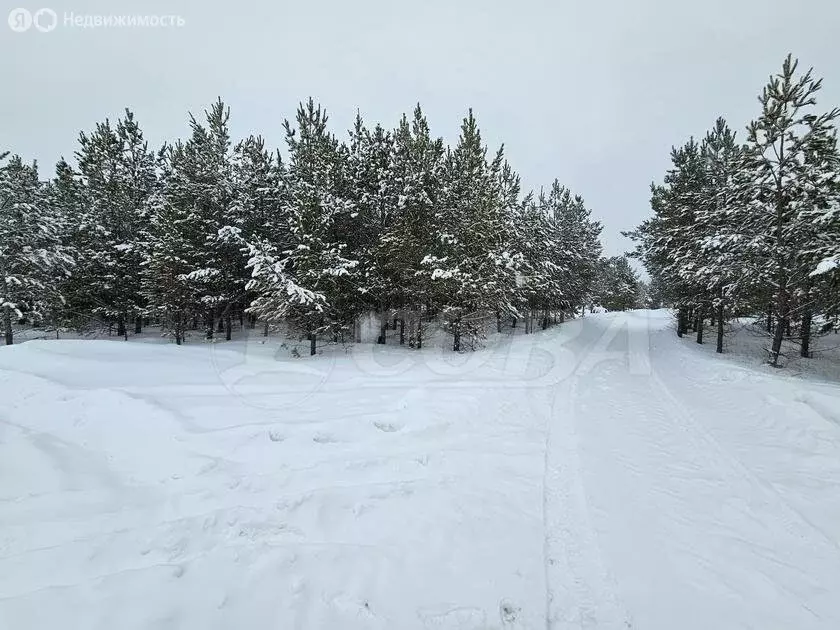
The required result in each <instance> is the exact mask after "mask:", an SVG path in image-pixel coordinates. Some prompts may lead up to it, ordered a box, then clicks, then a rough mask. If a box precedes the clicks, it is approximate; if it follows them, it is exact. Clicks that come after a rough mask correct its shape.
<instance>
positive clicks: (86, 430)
mask: <svg viewBox="0 0 840 630" xmlns="http://www.w3.org/2000/svg"><path fill="white" fill-rule="evenodd" d="M669 323H670V321H669V319H668V317H667V315H666V314H664V313H661V312H653V313H648V312H632V313H626V314H610V315H602V316H587V317H586V318H585V319H583V320H579V321H573V322H568V323H567V324H564V325H563V326H561V327H558V328H555V329H552V330H551V331H549V332H547V333H543V334H539V335H534V336H529V337H517V338H514V339H513V340H512V341H510V340H508V341H499V342H498V343H497V344H496V345H495V346H493V347H492V348H491V349H488V350H485V351H481V352H478V353H475V354H472V355H462V356H460V357H454V356H451V355H450V354H448V353H439V352H437V351H435V350H433V349H429V350H427V351H424V352H423V353H416V352H414V353H410V352H406V351H404V350H399V349H396V348H376V347H368V348H362V347H358V348H355V349H354V351H353V352H352V353H350V354H345V353H343V352H337V353H334V354H332V355H325V356H322V357H318V358H317V359H316V360H293V359H288V354H285V355H284V354H283V353H282V352H281V351H280V350H279V349H278V348H277V346H276V345H275V346H272V345H271V344H265V345H263V344H262V343H260V342H259V341H258V340H254V341H253V342H237V343H232V344H227V345H220V346H217V347H207V346H200V345H196V346H193V347H191V346H186V347H183V348H175V347H172V346H158V345H154V344H141V343H130V344H124V343H115V342H74V341H62V342H46V341H44V342H30V343H27V344H23V345H21V346H16V347H13V348H4V349H2V350H0V392H2V400H0V628H15V629H23V630H28V629H30V628H31V629H34V628H52V627H67V628H85V629H87V628H103V629H104V628H108V629H109V630H110V629H113V628H120V629H122V628H186V629H196V630H198V629H200V630H205V629H208V628H220V629H221V628H230V627H243V628H277V629H282V630H286V629H291V628H300V629H308V628H341V629H342V630H345V629H347V630H353V629H357V628H358V629H361V628H376V629H383V630H384V629H388V630H391V629H394V628H400V629H404V628H405V629H411V628H417V629H425V628H453V629H454V628H465V629H468V630H469V629H473V630H479V629H481V630H488V629H530V628H539V629H542V628H548V629H550V630H572V629H575V630H577V629H581V630H582V629H584V628H599V629H600V628H605V629H613V628H616V629H623V630H626V629H627V628H635V629H644V630H674V629H675V628H679V629H680V630H693V629H697V630H708V629H709V628H715V629H716V630H726V629H729V628H732V629H736V628H737V629H741V628H755V629H760V630H772V629H779V630H782V629H790V628H796V629H797V630H800V629H802V630H808V629H826V630H828V629H832V630H833V629H836V628H838V627H840V598H838V597H837V593H840V424H838V420H840V388H838V387H837V386H834V385H828V384H820V383H814V382H805V381H795V380H793V379H789V378H785V377H784V376H780V375H773V374H767V373H764V372H758V371H752V370H750V369H747V368H744V367H740V366H736V365H733V364H731V363H728V362H726V361H722V360H715V359H713V358H710V357H708V356H707V355H706V354H705V353H703V352H700V351H699V349H698V348H697V347H694V345H693V342H691V341H690V340H683V341H679V340H677V339H676V338H675V337H674V335H673V334H672V332H670V331H669V330H667V328H668V326H669ZM275 355H277V356H280V358H281V359H282V360H275Z"/></svg>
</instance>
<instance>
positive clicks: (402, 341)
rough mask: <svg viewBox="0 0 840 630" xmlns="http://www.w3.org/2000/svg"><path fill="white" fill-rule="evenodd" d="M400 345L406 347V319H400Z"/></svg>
mask: <svg viewBox="0 0 840 630" xmlns="http://www.w3.org/2000/svg"><path fill="white" fill-rule="evenodd" d="M400 345H401V346H404V345H405V317H400Z"/></svg>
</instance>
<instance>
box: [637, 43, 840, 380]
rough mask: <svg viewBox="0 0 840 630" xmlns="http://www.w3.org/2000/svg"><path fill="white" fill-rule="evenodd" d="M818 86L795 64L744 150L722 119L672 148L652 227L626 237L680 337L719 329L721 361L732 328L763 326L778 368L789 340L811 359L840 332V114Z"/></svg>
mask: <svg viewBox="0 0 840 630" xmlns="http://www.w3.org/2000/svg"><path fill="white" fill-rule="evenodd" d="M821 85H822V80H821V79H817V78H815V77H814V75H813V70H808V71H807V72H800V71H799V69H798V62H797V61H796V60H794V59H793V58H792V57H791V56H790V55H789V56H788V57H787V58H786V59H785V61H784V63H783V65H782V69H781V71H780V72H779V73H778V74H775V75H773V76H771V77H770V80H769V82H768V83H767V85H766V86H765V87H764V89H763V90H762V92H761V95H760V96H759V103H760V106H761V109H760V112H758V116H757V118H756V119H755V120H753V121H752V122H750V123H749V125H748V127H747V130H746V135H745V137H744V138H743V141H740V140H739V139H738V138H737V135H736V133H735V132H734V131H732V130H731V129H730V127H729V125H728V124H727V122H726V121H725V120H724V119H723V118H719V119H718V120H717V122H716V123H715V125H714V127H713V128H712V129H711V130H710V131H709V132H708V133H707V134H706V135H705V137H704V138H703V139H702V140H696V139H694V138H691V139H689V140H688V142H686V143H685V144H683V145H682V146H678V147H674V148H673V150H672V152H671V162H672V166H671V168H670V169H669V170H668V171H667V173H666V174H665V178H664V181H663V182H662V183H661V184H652V185H651V207H652V209H653V217H652V218H651V219H649V220H647V221H645V222H644V223H642V224H641V225H640V226H639V227H638V228H637V229H636V230H635V231H633V232H631V233H629V236H631V237H632V238H633V239H635V240H636V242H637V248H636V252H635V255H636V256H638V257H639V258H641V260H642V261H643V263H644V265H645V267H646V268H647V270H648V273H649V274H650V276H651V294H652V295H653V296H655V300H656V301H661V302H662V303H664V304H666V305H668V306H673V307H674V308H675V309H676V310H677V334H679V335H680V336H682V335H683V334H685V333H686V332H688V331H689V329H691V330H694V331H696V333H697V341H698V342H700V343H702V341H703V331H704V327H705V324H706V323H709V324H712V325H713V326H714V327H715V329H716V337H717V351H718V352H722V351H723V349H724V336H725V323H726V322H728V321H730V320H733V319H735V318H739V317H751V318H755V319H757V320H760V321H761V324H762V325H763V327H764V330H765V331H766V332H767V335H768V344H767V350H768V354H769V361H770V363H772V364H773V365H778V364H779V361H780V357H781V356H782V354H783V352H782V348H783V341H784V340H785V339H789V340H792V341H794V342H797V343H798V344H799V353H800V354H801V356H803V357H808V356H810V355H811V340H812V338H813V336H814V334H819V333H821V332H827V331H829V330H831V329H833V328H836V323H837V317H838V307H840V285H839V284H838V280H840V274H838V269H840V155H839V154H838V150H837V139H836V129H835V121H836V119H837V117H838V115H840V110H838V109H836V108H835V109H831V110H827V111H821V110H820V109H819V108H818V106H817V98H816V97H817V94H818V92H819V90H820V88H821Z"/></svg>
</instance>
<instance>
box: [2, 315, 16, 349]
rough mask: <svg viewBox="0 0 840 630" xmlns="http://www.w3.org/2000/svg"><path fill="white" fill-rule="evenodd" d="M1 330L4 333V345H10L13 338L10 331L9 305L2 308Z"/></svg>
mask: <svg viewBox="0 0 840 630" xmlns="http://www.w3.org/2000/svg"><path fill="white" fill-rule="evenodd" d="M3 330H4V332H5V335H6V345H7V346H11V345H12V344H13V343H14V341H15V340H14V334H13V333H12V309H11V307H9V306H7V307H5V308H4V309H3Z"/></svg>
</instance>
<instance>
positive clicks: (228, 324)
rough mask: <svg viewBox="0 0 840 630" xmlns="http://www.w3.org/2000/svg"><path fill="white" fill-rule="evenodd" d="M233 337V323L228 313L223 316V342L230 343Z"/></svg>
mask: <svg viewBox="0 0 840 630" xmlns="http://www.w3.org/2000/svg"><path fill="white" fill-rule="evenodd" d="M232 336H233V322H232V321H231V316H230V312H229V311H228V312H227V313H226V314H225V341H230V339H231V337H232Z"/></svg>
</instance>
